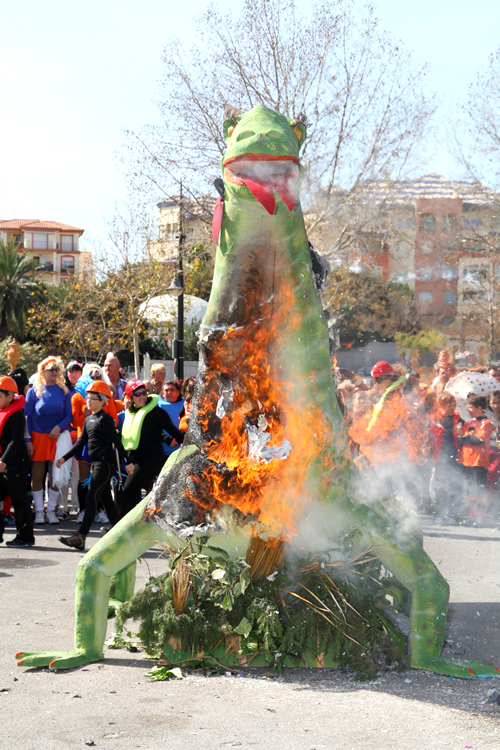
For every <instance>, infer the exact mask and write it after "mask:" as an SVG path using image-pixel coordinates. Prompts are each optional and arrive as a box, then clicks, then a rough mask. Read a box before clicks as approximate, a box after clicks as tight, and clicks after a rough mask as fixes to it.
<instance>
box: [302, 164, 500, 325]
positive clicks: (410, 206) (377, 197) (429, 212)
mask: <svg viewBox="0 0 500 750" xmlns="http://www.w3.org/2000/svg"><path fill="white" fill-rule="evenodd" d="M333 200H336V201H337V202H338V204H339V205H340V206H341V208H340V209H339V210H338V211H337V213H336V214H335V215H336V224H337V225H335V222H334V223H332V224H331V225H330V227H329V229H330V232H329V234H327V233H326V232H325V231H324V230H323V232H318V233H317V234H316V237H314V236H312V241H313V244H314V245H315V247H316V246H317V245H316V242H315V240H316V239H317V241H318V245H319V246H318V249H320V251H321V252H323V253H324V254H325V255H326V256H327V257H329V259H330V260H331V261H332V260H333V261H335V258H337V259H338V258H340V259H341V262H342V263H343V264H345V265H348V266H349V267H351V268H353V269H354V270H356V269H357V270H367V271H369V272H371V273H374V274H377V275H379V276H381V277H382V278H384V279H386V280H387V279H394V280H397V281H400V282H403V283H406V284H408V286H410V287H411V288H412V289H413V290H414V292H415V301H416V303H417V307H418V310H419V313H420V315H421V316H422V317H423V319H424V321H425V322H426V323H427V325H428V326H429V327H430V326H435V325H437V326H439V325H444V326H452V328H451V329H450V331H451V332H452V333H456V334H457V335H458V333H459V332H460V331H462V332H463V329H464V326H465V327H467V326H468V327H469V328H470V326H471V325H472V318H473V317H474V315H472V314H471V313H472V312H474V314H475V316H476V318H477V317H478V315H477V314H478V313H481V311H482V310H483V309H484V310H485V308H486V300H487V297H488V294H490V293H492V294H494V295H495V294H500V288H497V282H498V281H500V210H499V209H500V195H499V194H497V193H495V192H494V191H493V190H491V189H490V188H488V187H487V186H485V185H483V184H481V183H468V182H457V181H453V180H447V179H446V178H445V177H443V176H442V175H439V174H429V175H425V176H424V177H421V178H419V179H415V180H408V181H400V182H395V183H394V182H389V181H375V182H372V183H369V184H367V185H366V186H365V187H364V188H362V189H361V190H360V191H359V192H358V193H357V195H356V196H355V197H354V198H351V199H350V201H351V202H350V203H348V202H347V201H346V203H345V206H342V200H343V195H342V194H341V193H337V194H336V196H334V199H333ZM316 216H317V209H316V213H315V214H314V216H313V218H314V219H315V218H316ZM349 221H350V226H349ZM311 223H314V222H311ZM346 227H348V231H346V229H345V228H346ZM332 229H333V231H331V230H332ZM341 231H344V236H346V237H347V241H344V244H343V246H342V247H341V248H340V249H339V247H338V244H337V246H336V245H335V238H337V237H338V236H339V235H340V233H341ZM332 238H334V241H333V242H332ZM490 297H491V294H490ZM479 317H481V316H480V315H479ZM483 318H484V315H483ZM483 323H484V320H483ZM481 325H482V324H481V323H480V322H479V323H478V324H477V325H476V328H477V331H476V333H478V334H479V329H480V328H481ZM474 335H475V334H474Z"/></svg>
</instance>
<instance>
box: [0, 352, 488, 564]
mask: <svg viewBox="0 0 500 750" xmlns="http://www.w3.org/2000/svg"><path fill="white" fill-rule="evenodd" d="M469 371H470V372H473V373H475V375H476V376H478V375H488V376H489V379H488V388H487V390H488V392H487V394H486V395H485V393H484V392H482V393H478V392H474V391H470V392H468V393H467V394H466V396H467V398H466V412H462V415H461V414H460V413H459V411H458V410H457V398H456V395H455V393H454V389H453V387H452V384H453V383H454V382H455V380H454V379H455V376H456V375H457V374H458V373H457V366H456V364H455V362H454V360H453V358H452V356H451V354H450V353H449V352H447V351H443V352H440V354H439V357H438V360H437V363H436V365H435V367H434V378H433V379H430V378H429V381H430V382H429V383H428V384H427V385H426V384H423V383H422V382H421V378H420V376H419V374H418V373H416V372H413V371H411V370H408V369H406V368H403V367H401V368H399V367H397V366H394V367H393V366H392V365H391V364H389V363H388V362H384V361H380V362H377V363H376V364H375V365H374V367H373V368H372V370H371V372H370V378H364V377H360V376H356V375H355V374H354V373H352V372H349V371H345V370H339V369H336V370H335V377H336V381H337V394H338V398H339V403H340V406H341V409H342V410H343V412H344V416H345V419H346V422H347V427H348V432H349V438H350V443H351V449H352V452H353V455H354V457H355V461H356V463H357V465H358V467H359V469H360V474H361V476H367V477H368V478H369V479H370V483H371V484H372V485H373V486H375V485H374V484H373V482H372V479H373V478H374V477H377V476H378V477H379V478H380V479H381V486H380V484H379V487H378V490H377V491H378V492H379V494H380V489H382V490H383V492H385V493H386V494H387V495H388V496H392V498H396V499H397V500H398V501H403V502H407V501H408V500H409V501H410V502H412V503H413V506H414V508H415V509H416V510H418V511H423V512H430V513H433V514H434V517H435V521H436V523H442V524H451V525H453V524H458V523H462V524H466V525H482V524H484V523H485V521H486V519H487V518H488V517H489V518H491V519H492V520H493V521H497V520H500V513H499V511H500V502H499V486H498V480H499V475H500V369H499V368H497V367H494V366H492V367H491V368H489V369H488V368H479V367H477V366H475V367H473V368H469ZM150 377H151V379H150V380H149V381H142V380H138V379H135V378H133V379H127V378H126V375H125V372H124V371H123V370H122V369H121V367H120V362H119V360H118V359H117V357H115V356H114V355H113V354H109V355H108V356H107V358H106V360H105V362H104V365H103V367H101V366H100V365H98V364H97V363H92V362H91V363H87V364H85V365H83V364H82V363H80V362H78V361H76V360H72V361H70V362H69V363H68V364H67V365H66V366H64V364H63V362H62V361H61V360H60V359H59V358H58V357H47V358H45V359H44V360H43V361H42V362H40V363H39V365H38V367H37V371H36V373H35V374H34V376H32V377H31V378H30V379H28V377H27V374H26V372H25V371H24V370H23V369H22V368H21V367H17V368H15V369H14V370H13V371H12V372H11V373H10V374H9V375H8V376H3V377H0V503H1V506H2V507H1V512H0V541H3V532H4V528H5V523H7V524H14V523H15V525H16V532H17V533H16V535H15V536H14V537H13V538H12V539H9V540H8V541H7V542H6V544H7V545H8V546H10V547H30V546H32V545H33V544H34V543H35V536H34V527H35V526H39V525H42V524H58V523H60V521H62V520H67V519H68V518H69V512H68V504H69V489H68V487H69V486H71V501H72V506H73V509H74V510H75V511H76V519H75V521H76V523H77V524H78V526H77V529H76V530H75V532H74V533H72V534H70V535H69V536H63V537H60V541H61V542H62V543H63V544H64V545H66V546H68V547H71V548H73V549H76V550H84V549H85V544H86V537H87V535H88V533H89V531H90V528H91V526H92V524H93V523H94V522H97V523H102V524H103V525H102V527H101V530H102V531H104V532H106V531H108V530H109V529H110V528H112V527H113V526H114V525H115V524H116V523H117V522H118V520H119V519H120V518H122V517H123V516H124V515H126V514H127V513H129V512H130V511H131V510H132V509H133V508H134V507H135V505H136V504H137V503H138V502H139V501H140V500H141V497H142V496H143V493H144V492H146V493H147V492H149V491H150V490H151V488H152V486H153V484H154V482H155V480H156V479H157V477H158V475H159V474H160V472H161V470H162V468H163V465H164V463H165V462H166V460H167V458H168V456H170V454H171V453H172V452H173V451H175V450H177V449H178V448H179V446H180V445H181V444H182V442H183V439H184V435H185V432H186V430H187V427H188V423H189V418H190V413H191V402H192V398H193V392H194V378H189V379H187V380H185V381H184V382H183V383H181V382H178V381H175V380H167V379H166V369H165V366H164V365H162V364H155V365H153V367H152V368H151V376H150ZM496 382H498V388H497V387H496V386H495V384H496ZM492 384H493V385H492ZM482 390H483V391H484V388H483V389H482ZM56 454H57V455H56ZM68 462H70V463H68ZM66 464H67V465H68V466H69V467H70V471H69V472H67V473H66V481H63V482H61V480H60V479H59V478H58V476H57V475H58V473H60V472H62V471H63V467H64V466H65V465H66ZM12 510H13V512H11V511H12Z"/></svg>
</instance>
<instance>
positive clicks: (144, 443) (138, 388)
mask: <svg viewBox="0 0 500 750" xmlns="http://www.w3.org/2000/svg"><path fill="white" fill-rule="evenodd" d="M125 395H126V397H127V399H128V400H129V401H128V405H127V412H126V414H125V420H124V423H123V427H122V443H123V445H124V447H125V448H126V449H127V450H128V452H129V456H130V460H131V462H132V463H133V465H134V471H133V473H132V474H130V475H129V476H128V477H127V479H126V481H125V484H124V487H123V494H122V503H121V507H120V518H123V516H125V515H126V514H127V513H128V512H129V511H130V510H132V508H134V507H135V505H137V503H138V502H139V500H140V499H141V490H146V492H150V491H151V489H152V487H153V484H154V482H155V480H156V478H157V476H158V474H159V473H160V471H161V469H162V467H163V464H164V463H165V460H166V458H165V454H164V452H163V447H162V444H163V439H162V434H163V431H165V432H167V433H168V434H169V436H170V437H167V443H168V445H177V444H178V443H182V441H183V440H184V433H183V432H181V431H180V430H179V429H177V427H175V425H174V424H173V422H172V420H171V419H170V417H169V416H168V414H167V413H166V412H165V411H163V409H161V408H160V407H159V406H158V396H156V395H153V396H150V395H149V394H148V392H147V390H146V386H145V385H144V383H143V382H142V381H141V380H129V381H128V383H127V387H126V390H125Z"/></svg>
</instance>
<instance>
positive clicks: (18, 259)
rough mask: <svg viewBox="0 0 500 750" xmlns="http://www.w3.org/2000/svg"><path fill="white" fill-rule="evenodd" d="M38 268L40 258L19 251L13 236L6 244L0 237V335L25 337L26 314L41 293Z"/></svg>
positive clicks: (3, 336)
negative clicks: (37, 274) (36, 258)
mask: <svg viewBox="0 0 500 750" xmlns="http://www.w3.org/2000/svg"><path fill="white" fill-rule="evenodd" d="M39 268H40V266H39V263H38V261H37V260H35V259H34V258H30V257H29V256H27V255H24V254H23V255H20V254H18V252H17V243H16V242H15V241H14V240H13V239H12V240H10V241H9V242H8V243H7V244H5V242H4V241H3V240H0V338H2V339H4V338H6V337H7V336H9V335H13V336H16V337H18V338H20V339H21V340H23V339H24V326H25V322H26V314H27V312H28V310H29V309H30V307H32V306H33V302H34V301H37V300H38V299H39V297H40V296H41V293H42V288H43V287H42V285H41V284H40V282H39V281H36V279H35V274H36V272H37V271H38V270H39Z"/></svg>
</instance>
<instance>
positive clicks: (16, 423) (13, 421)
mask: <svg viewBox="0 0 500 750" xmlns="http://www.w3.org/2000/svg"><path fill="white" fill-rule="evenodd" d="M23 406H24V396H21V395H19V393H18V388H17V383H16V381H15V380H14V379H13V378H9V377H7V376H4V377H0V453H1V455H0V503H1V504H2V509H3V501H4V499H5V497H7V495H10V497H11V498H12V502H13V504H14V508H15V511H16V529H17V534H16V536H15V537H14V539H10V540H9V541H8V542H6V544H7V547H32V546H33V545H34V543H35V537H34V536H33V516H32V515H31V504H30V502H29V500H28V493H27V491H26V486H27V485H26V482H27V478H28V471H29V461H28V450H27V448H26V443H25V441H24V428H25V419H24V413H23ZM0 541H3V512H0Z"/></svg>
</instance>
